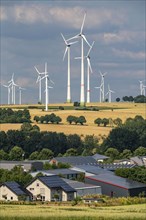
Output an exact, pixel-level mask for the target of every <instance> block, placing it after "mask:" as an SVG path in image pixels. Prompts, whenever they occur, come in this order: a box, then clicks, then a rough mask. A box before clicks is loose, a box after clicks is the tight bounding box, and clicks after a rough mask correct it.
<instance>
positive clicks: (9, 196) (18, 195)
mask: <svg viewBox="0 0 146 220" xmlns="http://www.w3.org/2000/svg"><path fill="white" fill-rule="evenodd" d="M30 197H31V194H30V193H29V192H27V190H25V189H23V188H22V187H21V186H20V185H19V184H18V183H16V182H14V181H12V182H5V183H2V184H1V185H0V200H2V201H18V200H30Z"/></svg>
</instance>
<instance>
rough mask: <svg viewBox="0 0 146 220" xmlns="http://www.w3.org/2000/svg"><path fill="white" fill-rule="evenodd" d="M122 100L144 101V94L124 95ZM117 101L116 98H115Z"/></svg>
mask: <svg viewBox="0 0 146 220" xmlns="http://www.w3.org/2000/svg"><path fill="white" fill-rule="evenodd" d="M122 100H123V101H124V102H135V103H146V96H144V95H138V96H136V97H133V96H124V97H123V98H122ZM116 101H117V100H116Z"/></svg>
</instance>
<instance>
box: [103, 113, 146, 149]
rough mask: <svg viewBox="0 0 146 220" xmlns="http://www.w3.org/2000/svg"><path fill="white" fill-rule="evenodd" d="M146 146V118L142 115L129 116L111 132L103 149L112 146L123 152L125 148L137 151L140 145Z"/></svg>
mask: <svg viewBox="0 0 146 220" xmlns="http://www.w3.org/2000/svg"><path fill="white" fill-rule="evenodd" d="M140 146H142V147H144V148H146V120H144V119H143V118H142V116H136V117H135V118H134V119H132V118H128V119H127V120H126V121H125V123H124V124H122V125H121V126H118V127H116V128H114V129H112V131H111V132H110V134H109V136H108V137H107V139H105V140H104V142H103V144H102V149H103V151H105V150H106V149H107V148H109V147H112V148H116V149H117V150H119V152H122V151H123V150H125V149H128V150H131V151H132V152H133V151H135V150H136V149H137V148H138V147H140Z"/></svg>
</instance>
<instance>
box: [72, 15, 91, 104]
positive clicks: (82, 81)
mask: <svg viewBox="0 0 146 220" xmlns="http://www.w3.org/2000/svg"><path fill="white" fill-rule="evenodd" d="M85 18H86V13H85V14H84V18H83V22H82V25H81V29H80V33H79V34H77V35H75V36H74V37H72V38H70V39H68V41H69V40H72V39H76V38H80V39H81V92H80V105H81V106H84V105H85V85H84V41H85V42H86V43H87V44H88V46H89V47H90V46H91V45H90V44H89V42H88V41H87V39H86V37H85V35H84V34H83V27H84V23H85Z"/></svg>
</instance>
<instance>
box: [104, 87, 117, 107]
mask: <svg viewBox="0 0 146 220" xmlns="http://www.w3.org/2000/svg"><path fill="white" fill-rule="evenodd" d="M112 93H115V92H114V91H112V90H111V89H110V86H109V85H108V92H107V93H106V95H108V102H109V103H111V101H112Z"/></svg>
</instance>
